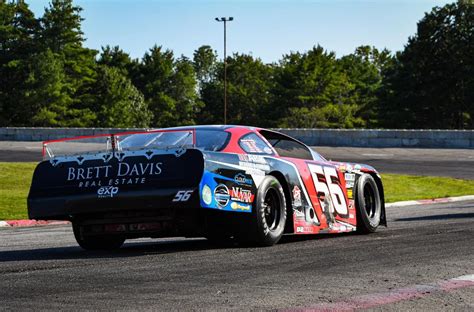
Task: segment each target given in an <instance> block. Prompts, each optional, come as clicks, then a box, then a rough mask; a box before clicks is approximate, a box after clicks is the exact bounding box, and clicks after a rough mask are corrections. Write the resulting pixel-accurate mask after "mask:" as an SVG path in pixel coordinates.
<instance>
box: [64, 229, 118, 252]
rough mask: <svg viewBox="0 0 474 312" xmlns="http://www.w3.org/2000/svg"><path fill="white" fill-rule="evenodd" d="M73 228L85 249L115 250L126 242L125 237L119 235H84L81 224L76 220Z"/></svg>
mask: <svg viewBox="0 0 474 312" xmlns="http://www.w3.org/2000/svg"><path fill="white" fill-rule="evenodd" d="M72 230H73V232H74V237H75V238H76V241H77V243H78V244H79V246H81V247H82V248H83V249H85V250H114V249H119V248H120V247H121V246H122V245H123V243H124V242H125V238H124V237H122V236H118V235H108V236H105V235H84V233H83V231H82V229H81V226H80V225H78V224H76V223H74V222H73V223H72Z"/></svg>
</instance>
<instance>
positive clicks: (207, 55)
mask: <svg viewBox="0 0 474 312" xmlns="http://www.w3.org/2000/svg"><path fill="white" fill-rule="evenodd" d="M193 67H194V72H195V73H196V79H197V81H198V86H199V89H200V90H201V89H202V87H203V85H204V84H206V83H210V82H211V81H212V80H214V79H215V78H216V75H217V68H218V62H217V55H216V52H215V51H214V50H212V48H211V47H210V46H208V45H204V46H201V47H199V48H198V49H197V50H195V51H194V54H193Z"/></svg>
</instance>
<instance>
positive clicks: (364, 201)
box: [355, 174, 382, 233]
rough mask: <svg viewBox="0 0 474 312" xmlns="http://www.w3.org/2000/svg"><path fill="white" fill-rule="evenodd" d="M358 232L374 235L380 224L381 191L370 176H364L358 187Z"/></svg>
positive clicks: (360, 179) (358, 182) (360, 178)
mask: <svg viewBox="0 0 474 312" xmlns="http://www.w3.org/2000/svg"><path fill="white" fill-rule="evenodd" d="M355 205H356V211H357V231H358V232H359V233H373V232H375V231H376V230H377V227H378V226H379V224H380V216H381V213H382V201H381V199H380V193H379V189H378V187H377V183H376V182H375V180H374V178H373V177H372V176H371V175H370V174H363V175H361V176H360V177H359V179H358V180H357V185H356V200H355Z"/></svg>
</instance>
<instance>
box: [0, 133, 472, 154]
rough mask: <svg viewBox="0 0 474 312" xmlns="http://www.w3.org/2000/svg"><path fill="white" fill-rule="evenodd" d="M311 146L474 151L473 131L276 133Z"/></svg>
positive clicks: (7, 137) (21, 137)
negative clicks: (464, 149) (284, 134)
mask: <svg viewBox="0 0 474 312" xmlns="http://www.w3.org/2000/svg"><path fill="white" fill-rule="evenodd" d="M141 130H144V129H143V128H128V129H117V128H0V141H46V140H54V139H60V138H67V137H73V136H82V135H97V134H107V133H117V132H125V131H141ZM275 130H278V131H281V132H283V133H286V134H288V135H290V136H292V137H294V138H297V139H298V140H301V141H302V142H304V143H306V144H308V145H313V146H354V147H356V146H357V147H427V148H470V149H474V130H380V129H368V130H365V129H275Z"/></svg>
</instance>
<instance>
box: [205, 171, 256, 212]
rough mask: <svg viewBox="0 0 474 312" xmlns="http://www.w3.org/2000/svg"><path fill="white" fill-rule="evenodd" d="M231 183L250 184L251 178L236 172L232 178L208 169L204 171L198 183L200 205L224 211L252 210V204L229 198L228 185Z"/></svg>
mask: <svg viewBox="0 0 474 312" xmlns="http://www.w3.org/2000/svg"><path fill="white" fill-rule="evenodd" d="M217 181H219V182H217ZM233 184H234V185H235V184H249V185H252V180H251V179H248V178H247V177H246V176H245V175H244V174H237V175H236V176H235V177H234V178H233V179H232V178H228V177H225V176H222V175H220V174H216V173H213V172H210V171H204V174H203V177H202V179H201V183H200V184H199V192H200V195H201V196H200V203H201V207H203V208H210V209H218V210H225V211H236V212H252V204H249V203H243V202H240V201H235V200H233V199H232V198H231V194H230V191H229V186H230V185H233Z"/></svg>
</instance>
